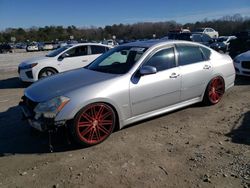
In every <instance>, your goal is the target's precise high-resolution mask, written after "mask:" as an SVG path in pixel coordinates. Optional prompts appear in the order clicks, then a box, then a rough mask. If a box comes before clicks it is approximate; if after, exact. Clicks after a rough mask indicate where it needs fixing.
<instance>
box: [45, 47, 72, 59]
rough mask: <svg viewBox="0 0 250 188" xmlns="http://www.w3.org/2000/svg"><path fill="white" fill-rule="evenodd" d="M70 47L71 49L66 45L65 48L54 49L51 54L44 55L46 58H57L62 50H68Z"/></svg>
mask: <svg viewBox="0 0 250 188" xmlns="http://www.w3.org/2000/svg"><path fill="white" fill-rule="evenodd" d="M70 47H72V45H66V46H63V47H61V48H58V49H56V50H53V51H52V52H50V53H48V54H47V55H46V57H55V56H57V55H58V54H60V53H61V52H63V51H64V50H66V49H68V48H70Z"/></svg>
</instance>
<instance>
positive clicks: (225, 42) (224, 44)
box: [210, 36, 237, 53]
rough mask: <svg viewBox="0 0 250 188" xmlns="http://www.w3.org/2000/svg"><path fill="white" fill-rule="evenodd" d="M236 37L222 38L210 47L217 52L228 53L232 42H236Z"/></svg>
mask: <svg viewBox="0 0 250 188" xmlns="http://www.w3.org/2000/svg"><path fill="white" fill-rule="evenodd" d="M236 38H237V37H236V36H220V37H219V38H218V39H216V41H215V42H214V43H212V44H211V45H210V47H211V48H213V49H214V50H216V51H222V52H224V53H225V52H227V51H228V47H229V44H230V42H231V41H232V40H235V39H236Z"/></svg>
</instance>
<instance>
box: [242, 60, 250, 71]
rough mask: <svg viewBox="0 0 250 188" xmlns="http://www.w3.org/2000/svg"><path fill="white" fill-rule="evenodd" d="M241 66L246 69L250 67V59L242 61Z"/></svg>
mask: <svg viewBox="0 0 250 188" xmlns="http://www.w3.org/2000/svg"><path fill="white" fill-rule="evenodd" d="M241 66H242V68H244V69H250V61H242V62H241Z"/></svg>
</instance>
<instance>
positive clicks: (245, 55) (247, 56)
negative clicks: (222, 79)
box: [235, 50, 250, 61]
mask: <svg viewBox="0 0 250 188" xmlns="http://www.w3.org/2000/svg"><path fill="white" fill-rule="evenodd" d="M235 59H237V60H240V61H242V60H246V61H250V50H249V51H247V52H244V53H242V54H240V55H238V56H236V57H235Z"/></svg>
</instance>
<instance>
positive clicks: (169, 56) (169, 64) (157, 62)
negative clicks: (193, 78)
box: [144, 48, 176, 71]
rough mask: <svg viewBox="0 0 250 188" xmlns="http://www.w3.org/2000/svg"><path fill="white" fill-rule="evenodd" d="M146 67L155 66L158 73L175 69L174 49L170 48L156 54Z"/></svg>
mask: <svg viewBox="0 0 250 188" xmlns="http://www.w3.org/2000/svg"><path fill="white" fill-rule="evenodd" d="M144 65H148V66H154V67H155V68H156V69H157V71H162V70H167V69H170V68H173V67H175V66H176V64H175V54H174V48H168V49H164V50H161V51H158V52H156V53H155V54H154V55H153V56H152V57H151V58H150V59H149V60H148V61H147V62H146V63H145V64H144Z"/></svg>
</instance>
